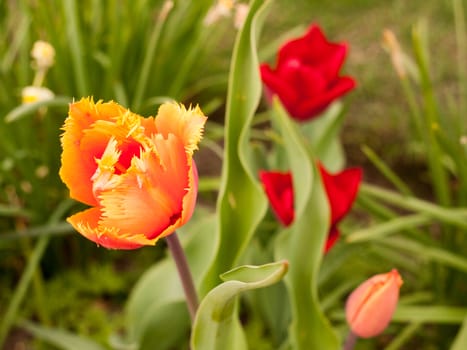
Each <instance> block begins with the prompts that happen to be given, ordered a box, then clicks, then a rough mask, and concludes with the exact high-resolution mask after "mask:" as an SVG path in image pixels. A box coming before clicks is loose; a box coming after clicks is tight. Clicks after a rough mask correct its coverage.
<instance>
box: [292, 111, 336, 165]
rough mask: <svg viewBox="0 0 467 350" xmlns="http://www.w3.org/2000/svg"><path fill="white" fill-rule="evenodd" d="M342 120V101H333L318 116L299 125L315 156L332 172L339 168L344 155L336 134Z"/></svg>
mask: <svg viewBox="0 0 467 350" xmlns="http://www.w3.org/2000/svg"><path fill="white" fill-rule="evenodd" d="M343 121H344V113H343V107H342V103H340V102H334V103H333V104H332V105H330V106H329V108H327V109H326V111H325V112H324V113H323V114H321V115H320V116H319V117H318V118H314V119H312V120H311V121H310V122H308V123H305V124H303V125H302V126H301V130H302V131H303V133H304V134H305V136H306V137H307V142H309V143H310V144H311V146H312V148H313V152H314V153H315V155H316V157H317V158H318V159H319V160H320V161H321V163H323V164H324V165H325V166H326V169H328V170H329V171H332V172H337V171H339V170H341V169H342V168H343V166H344V163H345V155H344V151H343V150H342V144H341V142H340V140H339V137H338V134H339V132H340V130H341V127H342V123H343Z"/></svg>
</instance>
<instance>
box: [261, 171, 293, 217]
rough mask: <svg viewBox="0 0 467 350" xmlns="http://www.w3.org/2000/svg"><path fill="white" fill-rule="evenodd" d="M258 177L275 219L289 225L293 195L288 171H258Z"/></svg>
mask: <svg viewBox="0 0 467 350" xmlns="http://www.w3.org/2000/svg"><path fill="white" fill-rule="evenodd" d="M259 177H260V180H261V182H262V183H263V188H264V191H265V192H266V195H267V197H268V199H269V203H270V204H271V207H272V210H273V212H274V214H275V215H276V217H277V219H278V220H279V221H280V222H281V223H282V224H283V225H284V226H289V225H290V224H291V223H292V221H293V219H294V195H293V187H292V175H291V174H290V172H286V173H282V172H278V171H260V173H259Z"/></svg>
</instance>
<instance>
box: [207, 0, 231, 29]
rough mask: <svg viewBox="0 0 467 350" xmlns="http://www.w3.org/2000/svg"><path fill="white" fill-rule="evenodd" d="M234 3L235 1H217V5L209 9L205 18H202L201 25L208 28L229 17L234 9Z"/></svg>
mask: <svg viewBox="0 0 467 350" xmlns="http://www.w3.org/2000/svg"><path fill="white" fill-rule="evenodd" d="M234 2H235V0H218V1H217V3H216V4H215V5H214V6H212V7H211V8H210V9H209V11H208V13H207V14H206V17H204V20H203V24H204V25H205V26H210V25H212V24H214V23H216V22H217V21H218V20H219V19H221V18H222V17H229V16H230V12H231V11H232V8H233V7H234Z"/></svg>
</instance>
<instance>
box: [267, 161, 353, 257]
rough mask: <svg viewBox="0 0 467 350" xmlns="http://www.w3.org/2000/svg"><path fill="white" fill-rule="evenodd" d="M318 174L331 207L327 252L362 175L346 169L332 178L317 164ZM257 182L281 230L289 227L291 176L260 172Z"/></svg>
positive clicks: (351, 169)
mask: <svg viewBox="0 0 467 350" xmlns="http://www.w3.org/2000/svg"><path fill="white" fill-rule="evenodd" d="M319 170H320V173H321V178H322V181H323V184H324V187H325V190H326V194H327V197H328V200H329V205H330V207H331V227H330V230H329V233H328V238H327V241H326V246H325V251H326V252H327V251H328V250H329V249H331V247H332V246H333V245H334V244H335V243H336V241H337V239H338V238H339V230H338V228H337V224H338V223H339V222H340V221H341V220H342V219H343V218H344V216H345V215H346V214H347V213H348V212H349V211H350V209H351V207H352V204H353V202H354V200H355V197H356V196H357V192H358V187H359V185H360V182H361V179H362V171H361V169H359V168H350V169H346V170H344V171H342V172H340V173H338V174H335V175H332V174H329V173H328V172H327V171H326V169H324V167H323V166H322V165H321V164H319ZM260 180H261V182H262V184H263V188H264V191H265V192H266V195H267V197H268V199H269V203H270V204H271V207H272V210H273V212H274V214H275V215H276V217H277V218H278V220H279V221H280V222H281V223H282V224H283V225H284V226H289V225H290V224H291V223H292V222H293V219H294V195H293V183H292V175H291V173H290V172H276V171H261V172H260Z"/></svg>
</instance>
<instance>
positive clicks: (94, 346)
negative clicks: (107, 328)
mask: <svg viewBox="0 0 467 350" xmlns="http://www.w3.org/2000/svg"><path fill="white" fill-rule="evenodd" d="M20 325H21V327H23V328H24V329H26V330H27V331H28V332H31V333H32V334H33V335H34V336H35V337H37V338H39V339H42V340H43V341H45V342H47V343H49V344H52V345H54V346H56V347H58V348H60V349H63V350H76V349H86V350H105V349H106V348H105V347H103V346H102V345H100V344H98V343H96V342H94V341H92V340H91V339H88V338H85V337H82V336H79V335H76V334H73V333H70V332H68V331H65V330H62V329H57V328H50V327H43V326H40V325H37V324H35V323H32V322H26V321H24V322H21V323H20Z"/></svg>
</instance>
